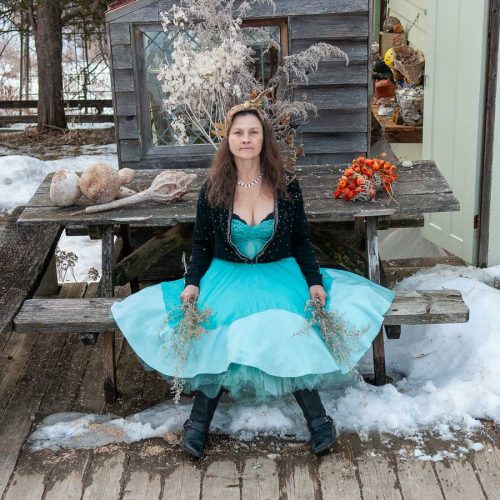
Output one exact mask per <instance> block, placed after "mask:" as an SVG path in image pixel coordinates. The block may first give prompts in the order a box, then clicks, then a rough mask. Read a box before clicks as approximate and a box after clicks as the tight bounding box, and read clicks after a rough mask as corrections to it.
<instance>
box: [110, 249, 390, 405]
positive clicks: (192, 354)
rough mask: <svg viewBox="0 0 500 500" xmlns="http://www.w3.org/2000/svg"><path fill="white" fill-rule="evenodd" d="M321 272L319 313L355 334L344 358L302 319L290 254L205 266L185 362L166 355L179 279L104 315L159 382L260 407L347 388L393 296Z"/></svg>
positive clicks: (301, 294)
mask: <svg viewBox="0 0 500 500" xmlns="http://www.w3.org/2000/svg"><path fill="white" fill-rule="evenodd" d="M321 274H322V276H323V286H324V288H325V290H326V292H327V301H326V306H325V307H326V309H327V310H328V311H331V312H332V313H334V314H335V315H338V317H341V318H343V320H344V321H345V324H346V325H348V327H349V330H350V331H352V332H353V333H355V334H354V335H353V336H352V337H351V338H350V339H349V342H348V346H346V347H347V356H345V352H344V355H343V356H339V355H337V354H338V353H336V352H332V349H331V348H329V346H328V345H327V343H326V342H325V339H324V337H323V336H322V335H321V332H320V329H319V328H318V326H317V325H314V324H313V325H311V322H310V321H309V322H308V320H310V318H311V314H310V312H308V311H306V309H305V305H306V302H307V301H308V300H309V299H310V296H309V287H308V285H307V283H306V281H305V278H304V276H303V274H302V272H301V270H300V268H299V266H298V264H297V262H296V260H295V259H294V258H293V257H289V258H286V259H282V260H279V261H276V262H270V263H256V264H247V263H234V262H228V261H225V260H221V259H213V261H212V263H211V265H210V267H209V269H208V270H207V272H206V273H205V275H204V276H203V278H202V280H201V283H200V295H199V297H198V301H197V306H198V308H199V309H200V310H206V309H208V310H209V315H208V318H207V319H206V321H205V322H204V323H203V327H204V331H203V332H202V333H201V334H200V335H198V336H197V337H196V338H195V339H194V340H193V341H191V342H190V343H189V344H188V345H186V346H185V347H186V348H185V349H184V353H185V354H184V356H183V359H180V356H179V355H178V351H176V349H173V348H172V345H173V344H172V341H173V340H174V339H175V331H176V330H175V329H176V326H178V323H179V321H180V317H181V315H180V314H179V311H180V309H181V300H180V294H181V292H182V290H183V289H184V280H183V279H179V280H175V281H169V282H163V283H160V284H158V285H154V286H150V287H148V288H145V289H143V290H141V291H140V292H137V293H135V294H133V295H131V296H129V297H127V298H126V299H125V300H123V301H121V302H116V303H115V304H114V305H113V307H112V309H111V311H112V314H113V316H114V319H115V321H116V323H117V324H118V326H119V328H120V330H121V331H122V332H123V335H124V336H125V338H126V339H127V341H128V343H129V344H130V346H131V347H132V349H133V350H134V351H135V353H136V354H137V356H138V357H139V358H140V359H141V361H142V362H143V363H144V364H145V365H146V366H147V367H150V368H152V369H154V370H157V371H158V372H159V373H160V374H161V375H162V376H164V377H165V378H166V379H167V380H170V381H172V380H174V379H177V380H178V379H182V381H183V384H184V385H183V387H184V392H187V393H189V392H191V391H193V390H201V391H203V392H204V393H205V394H206V395H207V396H209V397H214V396H215V395H217V394H218V392H219V391H220V389H221V388H225V389H227V390H228V391H229V392H230V394H231V396H232V397H233V398H235V399H246V398H248V397H250V398H255V399H257V400H263V399H266V398H267V397H270V396H272V397H274V396H282V395H285V394H289V393H291V392H293V391H295V390H297V389H305V388H307V389H313V388H320V387H327V386H329V385H331V384H336V383H339V382H345V380H346V379H348V378H350V377H351V376H352V372H353V369H354V368H355V366H356V364H357V362H358V361H359V359H360V358H361V357H362V356H363V355H364V354H365V353H366V352H367V351H368V350H369V349H370V346H371V344H372V341H373V339H374V338H375V337H376V335H377V334H378V332H379V331H380V327H381V325H382V322H383V318H384V314H385V313H386V312H387V310H388V309H389V307H390V305H391V302H392V300H393V298H394V293H393V292H392V291H391V290H388V289H387V288H384V287H382V286H380V285H377V284H376V283H373V282H371V281H369V280H367V279H365V278H363V277H361V276H358V275H356V274H353V273H350V272H347V271H341V270H336V269H329V268H321ZM177 341H178V340H177Z"/></svg>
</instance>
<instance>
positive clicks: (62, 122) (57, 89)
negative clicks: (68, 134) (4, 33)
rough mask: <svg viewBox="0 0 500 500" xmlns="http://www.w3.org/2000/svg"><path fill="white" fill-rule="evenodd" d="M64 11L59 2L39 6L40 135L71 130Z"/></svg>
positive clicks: (45, 0) (47, 1)
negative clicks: (64, 62) (65, 90)
mask: <svg viewBox="0 0 500 500" xmlns="http://www.w3.org/2000/svg"><path fill="white" fill-rule="evenodd" d="M61 15H62V10H61V5H60V2H59V1H58V0H40V1H39V2H37V9H36V26H35V29H34V32H35V45H36V58H37V63H38V132H43V131H45V130H49V129H54V128H60V129H65V128H67V124H66V117H65V115H64V101H63V80H62V20H61Z"/></svg>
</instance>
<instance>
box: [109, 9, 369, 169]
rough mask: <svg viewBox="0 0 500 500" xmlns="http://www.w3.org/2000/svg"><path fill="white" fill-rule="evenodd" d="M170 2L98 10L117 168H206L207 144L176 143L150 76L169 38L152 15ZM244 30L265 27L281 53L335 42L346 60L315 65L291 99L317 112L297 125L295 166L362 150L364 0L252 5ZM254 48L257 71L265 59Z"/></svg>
mask: <svg viewBox="0 0 500 500" xmlns="http://www.w3.org/2000/svg"><path fill="white" fill-rule="evenodd" d="M173 3H174V2H172V1H171V0H136V1H130V0H128V1H127V0H118V1H117V2H114V3H113V4H111V5H110V9H109V11H108V12H107V14H106V23H107V32H108V41H109V54H110V66H111V69H112V71H111V75H112V90H113V102H114V108H115V124H116V136H117V137H116V139H117V146H118V158H119V163H120V167H121V168H123V167H129V168H136V169H138V168H179V167H188V166H189V167H206V166H208V164H209V161H210V158H211V157H212V155H213V148H212V146H210V145H209V144H203V143H202V141H201V140H200V138H197V137H193V138H192V140H191V141H190V143H189V144H186V145H182V146H180V145H178V144H176V143H175V142H174V141H173V139H172V138H171V137H170V134H169V124H168V121H167V120H166V119H165V117H164V111H163V109H162V104H163V101H162V99H163V96H162V93H161V88H160V82H159V81H158V80H157V78H156V76H157V72H158V68H159V65H160V64H161V62H162V61H163V59H164V58H165V57H168V52H169V48H170V46H169V43H171V42H170V40H171V38H172V37H168V36H166V35H165V33H164V32H163V29H162V26H161V24H160V12H164V11H166V10H168V9H169V8H170V7H171V6H172V4H173ZM249 15H251V17H246V18H244V27H245V28H248V29H250V30H251V29H252V28H253V27H256V26H265V27H266V29H268V30H271V31H272V33H273V36H276V39H277V40H278V41H279V43H280V45H281V48H282V51H281V53H282V54H293V53H295V52H298V51H301V50H303V49H305V48H307V47H309V46H310V45H312V44H314V43H317V42H326V43H331V44H334V45H337V46H338V47H340V48H341V49H342V50H344V51H345V52H346V53H347V54H348V56H349V58H350V63H349V65H348V66H346V65H345V62H343V61H341V60H329V61H323V62H322V63H320V66H319V68H318V71H317V72H316V73H314V74H311V76H310V78H309V84H308V85H307V86H299V87H297V88H296V89H295V92H294V99H302V98H303V95H306V97H307V99H308V100H310V101H311V102H313V103H314V104H316V106H317V107H318V115H317V116H316V117H314V116H312V117H311V119H310V120H309V122H308V123H306V124H304V125H302V126H301V127H300V129H299V130H300V133H301V140H302V142H303V144H304V148H305V153H306V156H305V157H303V158H301V159H300V160H299V164H302V165H308V164H309V165H312V164H331V163H341V162H346V161H350V160H351V159H352V157H353V156H354V155H357V154H360V153H366V152H367V149H368V137H369V95H368V94H369V92H368V82H369V78H370V76H369V67H370V65H369V57H370V50H369V43H370V39H369V26H370V9H369V0H308V1H307V0H304V1H300V2H299V1H297V0H275V8H274V9H273V7H272V6H271V5H262V4H260V5H254V6H253V8H252V10H251V11H250V13H249ZM252 47H254V49H255V50H256V53H257V56H258V64H260V65H261V67H262V74H263V75H265V73H266V71H267V70H268V68H269V66H270V65H272V61H269V60H266V57H267V56H266V55H263V54H262V52H263V51H260V54H259V47H258V43H257V42H256V44H255V46H254V45H253V44H252Z"/></svg>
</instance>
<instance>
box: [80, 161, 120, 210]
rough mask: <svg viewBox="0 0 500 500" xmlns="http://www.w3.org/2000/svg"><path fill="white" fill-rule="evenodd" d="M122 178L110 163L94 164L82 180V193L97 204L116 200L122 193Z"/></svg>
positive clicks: (85, 172)
mask: <svg viewBox="0 0 500 500" xmlns="http://www.w3.org/2000/svg"><path fill="white" fill-rule="evenodd" d="M120 186H121V177H120V175H119V174H118V171H117V170H115V169H114V168H113V167H112V166H111V165H109V164H108V163H103V162H101V163H94V164H93V165H90V166H89V167H87V168H86V169H85V170H84V172H83V174H82V176H81V178H80V189H81V190H82V193H83V194H84V195H85V196H86V197H87V198H88V199H89V200H90V201H91V202H92V203H96V204H100V203H107V202H108V201H111V200H114V199H115V198H116V197H117V196H118V195H119V193H120Z"/></svg>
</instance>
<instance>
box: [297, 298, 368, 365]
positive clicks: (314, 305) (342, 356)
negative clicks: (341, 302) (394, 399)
mask: <svg viewBox="0 0 500 500" xmlns="http://www.w3.org/2000/svg"><path fill="white" fill-rule="evenodd" d="M305 312H306V315H308V316H309V319H308V320H306V324H305V325H304V327H303V328H302V329H301V330H300V331H299V332H297V333H296V335H300V334H303V333H304V332H306V331H307V330H308V329H309V328H311V327H314V326H316V327H317V328H318V329H319V331H320V333H321V337H322V338H323V340H324V341H325V343H326V345H327V347H328V350H329V351H330V353H331V354H332V356H333V357H334V358H335V360H336V361H337V362H338V364H339V365H341V366H343V367H346V368H348V369H349V370H351V369H352V368H353V366H349V365H350V356H349V353H351V352H352V351H353V349H354V350H355V349H356V341H357V340H358V339H359V338H360V337H362V336H363V335H364V334H365V333H366V332H367V330H368V326H367V327H366V328H364V329H363V330H357V329H356V328H354V327H353V326H352V325H350V324H349V323H348V322H347V321H346V320H345V319H344V318H343V317H342V316H341V315H340V314H337V313H333V312H331V311H328V310H327V309H325V308H324V307H323V306H322V305H321V302H320V301H319V299H314V300H308V301H307V302H306V306H305Z"/></svg>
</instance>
